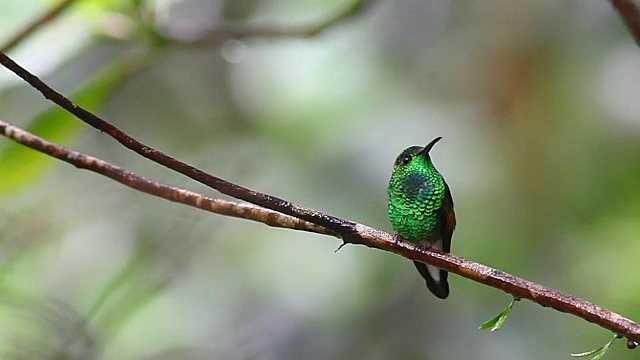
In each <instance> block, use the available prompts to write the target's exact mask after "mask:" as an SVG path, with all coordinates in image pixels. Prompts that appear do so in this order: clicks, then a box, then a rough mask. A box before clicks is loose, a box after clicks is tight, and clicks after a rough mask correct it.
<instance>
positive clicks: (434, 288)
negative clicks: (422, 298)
mask: <svg viewBox="0 0 640 360" xmlns="http://www.w3.org/2000/svg"><path fill="white" fill-rule="evenodd" d="M413 264H414V265H415V266H416V269H418V272H419V273H420V275H422V277H423V278H424V279H425V280H426V282H427V288H429V291H431V292H432V293H433V295H435V296H437V297H438V298H440V299H446V298H447V296H449V283H448V282H447V276H448V275H449V273H448V272H446V271H444V270H442V269H440V268H438V267H435V266H433V265H427V264H424V263H421V262H419V261H414V262H413Z"/></svg>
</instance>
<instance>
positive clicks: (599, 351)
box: [571, 335, 620, 360]
mask: <svg viewBox="0 0 640 360" xmlns="http://www.w3.org/2000/svg"><path fill="white" fill-rule="evenodd" d="M619 338H620V337H618V336H617V335H614V336H613V339H611V340H609V342H608V343H606V344H604V345H603V346H601V347H599V348H597V349H594V350H591V351H587V352H583V353H572V354H571V356H573V357H587V356H591V355H593V354H597V355H596V356H594V357H592V358H591V360H598V359H601V358H602V357H603V356H604V354H606V353H607V351H609V348H610V347H611V344H613V342H614V341H616V340H617V339H619Z"/></svg>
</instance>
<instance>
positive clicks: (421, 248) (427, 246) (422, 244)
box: [416, 242, 431, 251]
mask: <svg viewBox="0 0 640 360" xmlns="http://www.w3.org/2000/svg"><path fill="white" fill-rule="evenodd" d="M416 249H417V250H419V251H425V250H429V249H431V243H429V242H419V243H418V244H417V245H416Z"/></svg>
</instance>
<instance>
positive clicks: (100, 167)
mask: <svg viewBox="0 0 640 360" xmlns="http://www.w3.org/2000/svg"><path fill="white" fill-rule="evenodd" d="M0 134H2V135H4V136H6V137H8V138H11V139H13V140H15V141H17V142H19V143H21V144H23V145H25V146H28V147H30V148H32V149H35V150H38V151H40V152H43V153H45V154H48V155H50V156H53V157H55V158H57V159H60V160H62V161H65V162H67V163H70V164H72V165H74V166H76V167H78V168H82V169H88V170H90V171H93V172H97V173H99V174H102V175H105V176H107V177H109V178H111V179H114V180H116V181H118V182H120V183H122V184H124V185H126V186H129V187H131V188H133V189H137V190H140V191H143V192H145V193H147V194H151V195H154V196H158V197H161V198H164V199H167V200H170V201H174V202H180V203H183V204H186V205H190V206H194V207H197V208H199V209H203V210H207V211H211V212H215V213H218V214H221V215H228V216H234V217H239V218H244V219H248V220H253V221H258V222H262V223H265V224H267V225H270V226H277V227H284V228H290V229H296V230H305V231H310V232H316V233H320V234H326V235H332V236H336V237H339V235H338V234H337V233H336V232H334V231H333V230H332V229H330V228H325V227H323V226H318V225H314V224H311V223H309V222H306V221H302V220H299V219H297V218H295V217H291V216H287V215H283V214H280V213H278V212H277V211H273V210H269V209H264V208H261V207H258V206H252V205H246V204H238V203H234V202H229V201H225V200H220V199H212V198H209V197H206V196H203V195H200V194H197V193H194V192H191V191H188V190H184V189H180V188H177V187H172V186H169V185H165V184H162V183H159V182H155V181H151V180H148V179H145V178H143V177H141V176H137V175H135V174H133V173H131V172H129V171H126V170H124V169H121V168H119V167H116V166H114V165H111V164H109V163H107V162H104V161H102V160H100V159H97V158H94V157H91V156H88V155H84V154H81V153H78V152H75V151H72V150H70V149H67V148H65V147H62V146H59V145H56V144H53V143H51V142H48V141H46V140H44V139H41V138H38V137H36V136H35V135H33V134H30V133H28V132H26V131H24V130H22V129H19V128H17V127H15V126H12V125H10V124H8V123H6V122H3V121H0ZM327 216H328V215H327ZM338 220H340V221H341V222H343V223H351V224H354V233H353V234H352V236H351V237H350V239H349V240H350V241H351V242H353V243H357V244H362V245H365V246H367V247H371V248H377V249H381V250H385V251H389V252H393V253H395V254H398V255H401V256H403V257H406V258H408V259H411V260H417V261H421V262H424V263H428V264H431V265H435V266H438V267H440V268H442V269H445V270H447V271H449V272H452V273H455V274H458V275H460V276H462V277H465V278H468V279H470V280H473V281H476V282H479V283H481V284H485V285H488V286H491V287H494V288H496V289H500V290H502V291H504V292H507V293H509V294H511V295H513V297H514V298H515V299H527V300H530V301H532V302H535V303H538V304H540V305H542V306H544V307H551V308H553V309H555V310H558V311H560V312H564V313H568V314H572V315H574V316H577V317H580V318H582V319H585V320H587V321H589V322H592V323H594V324H597V325H599V326H601V327H603V328H605V329H608V330H610V331H612V332H613V333H614V334H615V335H616V336H620V337H625V338H627V340H628V344H637V343H638V342H639V341H640V324H638V323H636V322H634V321H632V320H630V319H627V318H625V317H623V316H621V315H619V314H616V313H614V312H612V311H610V310H607V309H605V308H602V307H600V306H597V305H595V304H592V303H590V302H588V301H585V300H582V299H579V298H577V297H574V296H571V295H568V294H565V293H562V292H560V291H558V290H554V289H551V288H548V287H545V286H542V285H540V284H536V283H534V282H531V281H528V280H525V279H522V278H519V277H517V276H514V275H511V274H508V273H505V272H503V271H500V270H497V269H493V268H490V267H488V266H486V265H483V264H480V263H476V262H473V261H469V260H466V259H464V258H461V257H459V256H455V255H452V254H449V253H445V252H441V251H438V250H434V249H423V248H420V246H418V245H417V244H414V243H411V242H408V241H405V240H402V239H398V238H397V237H394V236H393V235H391V234H389V233H386V232H384V231H380V230H377V229H374V228H371V227H369V226H366V225H363V224H358V223H355V222H351V221H348V220H343V219H338ZM634 347H635V346H634ZM629 348H632V346H629Z"/></svg>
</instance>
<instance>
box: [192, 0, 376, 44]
mask: <svg viewBox="0 0 640 360" xmlns="http://www.w3.org/2000/svg"><path fill="white" fill-rule="evenodd" d="M372 3H373V0H356V1H354V2H353V3H352V4H351V5H349V6H348V7H346V8H345V9H344V10H342V11H340V12H338V13H337V14H335V15H334V16H332V17H330V18H328V19H326V20H323V21H320V22H318V23H315V24H307V25H297V26H296V25H288V26H284V25H276V24H247V23H223V24H220V25H218V26H216V27H215V28H213V29H211V30H210V31H208V32H207V34H206V35H204V36H203V38H202V39H199V40H195V41H192V42H190V44H211V43H214V44H215V43H218V42H220V40H225V39H243V38H258V37H268V38H278V37H298V38H305V37H314V36H317V35H319V34H321V33H323V32H324V31H326V30H327V29H330V28H332V27H334V26H335V25H336V24H338V23H340V22H343V21H346V20H349V19H351V18H353V17H355V16H356V15H360V14H362V13H363V12H364V10H366V9H367V8H369V7H370V6H371V5H372Z"/></svg>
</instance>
